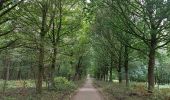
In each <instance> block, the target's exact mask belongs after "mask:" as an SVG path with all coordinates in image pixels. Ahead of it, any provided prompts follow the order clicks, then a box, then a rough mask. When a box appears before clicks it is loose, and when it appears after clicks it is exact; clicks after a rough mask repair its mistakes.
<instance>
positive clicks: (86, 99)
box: [72, 77, 103, 100]
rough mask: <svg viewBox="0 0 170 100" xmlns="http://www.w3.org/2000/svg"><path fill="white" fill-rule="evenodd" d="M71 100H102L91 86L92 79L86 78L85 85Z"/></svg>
mask: <svg viewBox="0 0 170 100" xmlns="http://www.w3.org/2000/svg"><path fill="white" fill-rule="evenodd" d="M72 100H103V99H102V96H101V95H100V93H99V92H98V91H97V89H95V88H94V87H93V85H92V79H91V78H90V77H88V78H87V80H86V83H85V84H84V85H83V87H82V88H80V89H79V91H78V92H77V94H76V95H75V96H74V97H73V99H72Z"/></svg>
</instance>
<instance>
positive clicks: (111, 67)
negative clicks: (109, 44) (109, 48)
mask: <svg viewBox="0 0 170 100" xmlns="http://www.w3.org/2000/svg"><path fill="white" fill-rule="evenodd" d="M112 70H113V56H112V55H111V59H110V70H109V73H110V76H109V81H110V82H112Z"/></svg>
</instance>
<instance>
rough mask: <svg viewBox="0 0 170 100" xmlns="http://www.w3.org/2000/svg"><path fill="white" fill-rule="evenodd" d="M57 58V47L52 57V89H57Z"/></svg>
mask: <svg viewBox="0 0 170 100" xmlns="http://www.w3.org/2000/svg"><path fill="white" fill-rule="evenodd" d="M56 56H57V48H56V45H55V46H54V48H53V57H52V63H51V73H50V74H51V77H50V81H51V82H50V83H51V87H52V88H54V87H55V83H54V78H55V67H56Z"/></svg>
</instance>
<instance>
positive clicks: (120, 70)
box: [118, 47, 122, 83]
mask: <svg viewBox="0 0 170 100" xmlns="http://www.w3.org/2000/svg"><path fill="white" fill-rule="evenodd" d="M121 49H122V47H121ZM121 63H122V52H121V51H120V52H119V62H118V78H119V83H122V64H121Z"/></svg>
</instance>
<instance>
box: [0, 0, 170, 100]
mask: <svg viewBox="0 0 170 100" xmlns="http://www.w3.org/2000/svg"><path fill="white" fill-rule="evenodd" d="M88 74H90V76H91V77H93V78H95V80H98V81H100V82H104V81H105V82H106V83H107V84H113V83H117V84H121V85H123V86H124V87H126V88H131V85H132V84H134V82H136V85H138V83H141V84H143V85H142V89H144V90H145V92H146V93H148V94H149V95H152V94H155V93H157V91H156V90H157V89H159V90H160V89H161V87H163V88H166V91H168V92H166V93H170V85H169V83H170V0H0V88H1V89H0V91H1V92H0V99H1V97H2V100H11V99H8V98H6V96H9V95H8V93H9V92H10V91H12V93H13V92H16V91H18V89H20V90H21V92H22V93H25V92H23V91H27V92H31V93H34V92H36V93H37V94H42V93H44V91H48V92H52V91H60V92H61V90H63V91H66V90H67V91H69V89H70V92H71V93H72V92H74V90H76V88H78V87H79V85H78V86H76V84H81V81H83V80H84V79H85V78H86V76H87V75H88ZM63 82H64V83H63ZM59 83H61V84H59ZM98 83H99V82H98ZM14 84H19V85H16V86H15V87H14ZM96 84H97V83H96ZM17 86H20V87H17ZM103 86H104V85H103ZM145 86H146V87H145ZM164 86H166V87H164ZM23 89H24V90H23ZM28 90H31V91H28ZM63 91H62V92H63ZM62 92H61V94H62ZM50 94H52V93H50ZM113 94H114V93H113ZM158 94H159V93H158ZM54 95H55V94H54ZM29 96H30V95H29ZM10 98H12V97H10ZM15 98H16V97H15ZM169 98H170V97H169ZM12 100H13V99H12ZM14 100H15V99H14ZM16 100H18V99H16ZM21 100H22V99H21ZM28 100H34V99H28ZM35 100H37V99H35ZM42 100H46V99H42ZM51 100H53V99H51ZM55 100H56V99H55ZM59 100H61V99H59ZM65 100H66V99H65ZM111 100H112V99H111ZM120 100H124V99H120ZM154 100H160V99H154ZM162 100H165V99H162ZM167 100H169V99H167Z"/></svg>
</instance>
